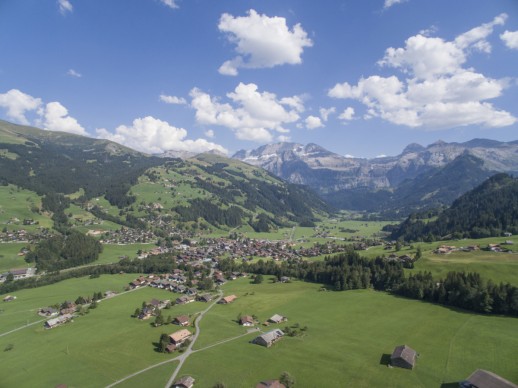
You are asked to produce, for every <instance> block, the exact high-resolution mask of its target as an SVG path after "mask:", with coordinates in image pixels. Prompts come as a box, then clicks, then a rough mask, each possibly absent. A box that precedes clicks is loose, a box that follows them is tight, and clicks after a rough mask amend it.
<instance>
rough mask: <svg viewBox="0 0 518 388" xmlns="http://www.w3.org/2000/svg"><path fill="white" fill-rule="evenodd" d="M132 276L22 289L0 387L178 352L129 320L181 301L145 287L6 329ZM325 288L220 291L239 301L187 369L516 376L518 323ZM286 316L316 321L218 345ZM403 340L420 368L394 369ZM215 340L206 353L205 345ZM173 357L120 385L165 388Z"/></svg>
mask: <svg viewBox="0 0 518 388" xmlns="http://www.w3.org/2000/svg"><path fill="white" fill-rule="evenodd" d="M134 277H135V275H131V274H128V275H112V276H108V275H104V276H101V277H100V278H98V279H88V278H81V279H71V280H67V281H64V282H61V283H58V284H55V285H51V286H46V287H42V288H38V289H32V290H22V291H19V292H16V293H14V294H15V295H16V296H17V297H18V298H17V300H16V301H14V302H10V303H5V304H3V305H2V308H3V309H4V311H3V312H2V313H0V349H4V348H5V347H6V346H7V345H9V344H12V345H13V346H14V347H13V349H12V350H10V351H5V352H3V354H2V363H0V375H1V376H2V382H1V383H0V386H2V387H34V386H55V385H57V384H63V383H64V384H67V385H68V386H70V387H100V386H106V385H108V384H110V383H112V382H114V381H116V380H119V379H121V378H123V377H125V376H128V375H130V374H132V373H134V372H137V371H140V370H142V369H144V368H146V367H149V366H152V365H155V364H158V363H160V362H163V361H166V360H168V359H171V358H174V357H175V356H176V355H165V354H161V353H157V352H155V351H154V348H153V342H156V341H157V340H158V338H159V336H160V334H161V333H163V332H165V333H170V332H173V331H176V330H177V329H178V327H176V326H172V325H169V326H164V327H161V328H154V327H151V326H150V322H149V321H138V320H136V319H133V318H130V315H131V314H132V313H133V311H134V310H135V308H136V307H139V306H140V305H141V303H142V301H143V300H150V299H151V298H157V299H165V298H174V297H175V294H171V293H168V292H166V291H162V290H157V289H152V288H144V289H138V290H137V291H132V292H129V293H126V294H123V295H119V296H117V297H115V298H112V299H107V300H103V301H102V302H101V303H100V304H99V306H98V308H97V309H95V310H93V311H91V312H90V313H89V314H87V315H86V316H82V317H78V318H76V319H75V320H74V322H71V323H69V324H66V325H64V326H62V327H58V328H56V329H52V330H45V329H43V323H42V322H41V323H38V324H36V325H33V326H29V327H25V328H22V329H21V330H19V331H15V332H13V333H10V334H7V335H2V334H3V333H6V332H8V331H10V330H13V329H15V328H17V327H20V326H23V325H25V324H26V323H27V321H29V323H30V322H33V321H38V320H40V319H42V318H41V317H39V316H37V315H36V313H35V309H37V308H38V307H42V306H46V305H49V304H53V303H56V302H59V301H62V300H65V299H72V298H75V297H76V296H78V295H87V294H91V293H93V292H94V291H105V290H107V289H111V290H114V291H121V290H122V288H123V286H124V285H126V284H127V282H128V281H129V280H131V279H133V278H134ZM318 289H319V285H317V284H309V283H303V282H297V281H295V282H293V283H286V284H281V283H275V284H274V283H270V282H269V281H268V277H266V280H265V282H264V283H263V284H260V285H252V284H250V280H249V279H246V278H245V279H240V280H237V281H233V282H229V283H227V284H226V285H225V286H223V290H224V292H225V294H227V295H228V294H236V295H237V296H238V299H237V300H236V301H235V302H234V303H233V304H230V305H215V306H214V307H213V308H212V309H211V310H210V311H209V312H208V313H207V315H206V316H205V317H204V318H203V320H202V322H201V334H200V337H199V339H198V342H197V343H196V344H195V347H194V349H195V350H198V351H197V352H195V353H193V354H192V355H191V356H190V358H189V359H188V360H187V361H186V363H185V364H184V366H183V368H182V369H181V370H180V373H179V376H182V375H185V374H190V375H192V376H193V377H195V378H196V380H197V383H196V386H199V387H211V386H213V385H214V384H215V383H216V382H224V383H225V384H226V386H227V387H252V386H255V384H256V383H257V382H258V381H260V380H263V379H269V378H277V377H278V376H279V375H280V373H281V372H282V371H288V372H289V373H290V374H292V375H293V376H294V377H295V378H296V380H297V386H298V387H346V386H347V387H378V386H383V387H440V386H441V384H443V383H452V382H456V381H459V380H461V379H463V378H465V377H467V376H468V375H469V374H470V373H471V372H472V371H473V370H475V369H476V368H484V369H488V370H492V371H494V372H495V373H498V374H500V375H502V376H504V377H506V378H508V379H510V380H511V381H515V382H516V381H518V370H516V363H515V360H516V359H518V337H517V336H516V334H517V333H518V320H517V319H516V318H505V317H490V316H482V315H476V314H468V313H464V312H462V311H455V310H451V309H448V308H444V307H441V306H436V305H432V304H427V303H422V302H418V301H414V300H407V299H402V298H396V297H393V296H390V295H388V294H385V293H380V292H374V291H370V290H361V291H347V292H319V291H318ZM206 306H207V305H206V304H202V303H199V302H195V303H191V304H188V305H185V306H174V307H173V308H172V309H171V310H165V315H171V316H173V317H174V316H176V315H180V314H195V313H196V312H199V311H201V310H202V309H204V308H206ZM275 313H278V314H282V315H285V316H287V317H288V318H289V322H287V323H284V324H280V325H271V326H270V327H269V328H266V327H263V326H260V328H261V329H262V330H269V329H271V328H274V327H279V328H281V329H282V328H284V326H285V325H286V324H290V325H293V324H294V323H299V324H300V326H307V327H308V329H307V332H306V335H305V336H303V337H295V338H291V337H287V338H284V339H282V340H281V341H279V342H278V343H277V344H275V345H274V346H273V347H272V348H270V349H266V348H263V347H260V346H258V345H252V344H250V343H249V341H250V340H251V339H252V338H253V337H254V336H255V335H257V334H247V335H245V336H243V337H240V338H236V339H234V340H231V341H229V342H226V343H222V344H219V345H216V346H213V347H208V346H210V345H214V344H216V343H218V342H219V341H221V340H225V339H232V338H234V337H237V336H239V335H242V334H245V333H246V331H245V329H244V328H243V327H241V326H239V325H238V324H237V323H236V321H235V320H236V318H237V316H238V314H243V315H245V314H250V315H252V314H253V315H257V317H258V318H259V321H260V322H263V321H264V320H266V319H267V318H269V317H270V316H271V315H273V314H275ZM400 344H407V345H409V346H411V347H413V348H414V349H416V351H417V352H418V353H419V354H420V356H419V359H418V361H417V366H416V368H415V369H414V370H412V371H409V370H401V369H397V368H394V369H391V368H388V367H387V366H386V365H384V364H383V362H384V360H385V359H386V355H387V354H390V353H391V352H392V350H393V348H394V347H395V346H397V345H400ZM206 347H208V348H206ZM174 367H175V366H174V363H168V364H166V365H162V366H159V367H156V368H153V369H151V370H149V371H147V372H145V373H143V374H140V375H137V376H135V377H132V378H130V379H128V380H126V381H125V382H123V383H121V384H120V385H118V386H121V387H142V386H150V387H151V386H156V387H161V386H163V385H164V384H165V381H167V379H168V377H169V376H170V375H171V374H172V372H173V370H174Z"/></svg>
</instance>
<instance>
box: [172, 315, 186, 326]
mask: <svg viewBox="0 0 518 388" xmlns="http://www.w3.org/2000/svg"><path fill="white" fill-rule="evenodd" d="M173 323H174V324H175V325H180V326H189V317H188V316H187V315H180V316H178V317H176V318H175V319H173Z"/></svg>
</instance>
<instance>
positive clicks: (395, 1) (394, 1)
mask: <svg viewBox="0 0 518 388" xmlns="http://www.w3.org/2000/svg"><path fill="white" fill-rule="evenodd" d="M405 1H407V0H385V4H384V5H383V7H384V8H390V7H392V6H393V5H395V4H399V3H404V2H405Z"/></svg>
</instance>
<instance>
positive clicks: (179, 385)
mask: <svg viewBox="0 0 518 388" xmlns="http://www.w3.org/2000/svg"><path fill="white" fill-rule="evenodd" d="M194 381H195V380H194V378H192V377H191V376H184V377H182V378H181V379H180V380H177V381H175V382H174V384H173V388H192V387H193V386H194Z"/></svg>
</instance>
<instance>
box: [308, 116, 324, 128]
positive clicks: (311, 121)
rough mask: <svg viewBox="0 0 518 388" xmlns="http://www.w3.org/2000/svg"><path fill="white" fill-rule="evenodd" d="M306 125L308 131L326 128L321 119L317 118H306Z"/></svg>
mask: <svg viewBox="0 0 518 388" xmlns="http://www.w3.org/2000/svg"><path fill="white" fill-rule="evenodd" d="M305 123H306V128H307V129H316V128H321V127H323V126H324V124H322V120H321V119H320V117H316V116H308V117H306V120H305Z"/></svg>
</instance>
